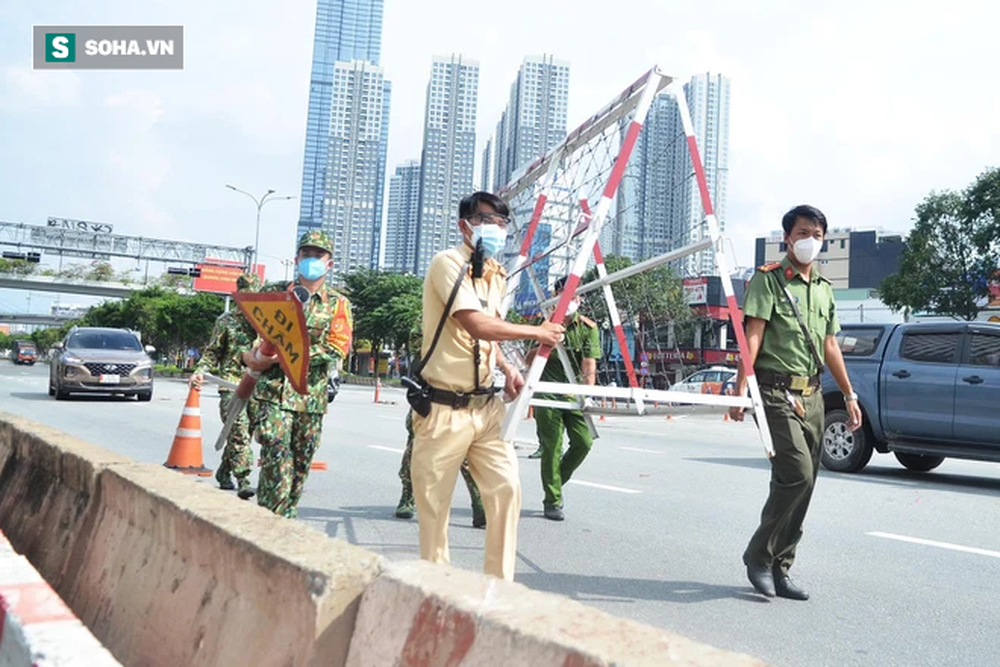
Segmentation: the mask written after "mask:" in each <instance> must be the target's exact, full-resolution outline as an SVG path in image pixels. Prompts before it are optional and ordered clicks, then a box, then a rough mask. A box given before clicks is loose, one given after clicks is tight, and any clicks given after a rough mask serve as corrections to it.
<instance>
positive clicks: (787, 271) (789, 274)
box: [785, 266, 795, 280]
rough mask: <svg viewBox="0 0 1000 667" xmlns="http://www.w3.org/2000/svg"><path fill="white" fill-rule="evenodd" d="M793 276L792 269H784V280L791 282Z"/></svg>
mask: <svg viewBox="0 0 1000 667" xmlns="http://www.w3.org/2000/svg"><path fill="white" fill-rule="evenodd" d="M794 275H795V271H793V270H792V267H790V266H789V267H788V268H786V269H785V280H791V279H792V276H794Z"/></svg>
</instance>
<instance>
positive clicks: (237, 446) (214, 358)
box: [190, 273, 261, 500]
mask: <svg viewBox="0 0 1000 667" xmlns="http://www.w3.org/2000/svg"><path fill="white" fill-rule="evenodd" d="M260 284H261V281H260V278H259V277H257V276H256V275H254V274H250V273H245V274H243V275H241V276H240V277H239V278H237V279H236V289H237V290H239V291H240V292H254V291H257V290H258V289H260ZM256 339H257V332H256V331H254V330H253V327H252V326H251V325H250V323H249V322H248V321H247V319H246V318H245V317H243V313H241V312H240V310H239V309H238V308H233V309H232V310H230V311H229V312H227V313H223V314H222V315H220V316H219V318H218V319H217V320H216V321H215V325H214V326H213V327H212V337H211V339H210V340H209V343H208V345H206V346H205V349H204V351H203V352H202V356H201V359H199V360H198V365H197V366H195V369H194V373H193V374H192V375H191V381H190V385H191V386H192V387H194V388H195V389H199V390H200V389H201V386H202V382H203V378H204V374H205V373H212V374H213V375H215V376H216V377H218V378H219V379H220V380H224V381H225V382H231V383H234V384H235V383H238V382H239V381H240V378H241V377H242V376H243V361H242V360H243V353H244V352H246V351H247V350H249V349H250V348H252V347H253V344H254V341H255V340H256ZM232 398H233V390H232V389H229V388H228V387H221V386H220V387H219V415H220V416H221V417H222V422H223V423H225V421H226V419H227V417H228V416H229V406H230V404H231V402H232ZM252 411H253V402H252V401H251V402H250V403H248V404H247V407H246V408H245V409H244V410H241V411H240V414H239V416H238V417H237V418H236V421H235V422H234V423H233V427H232V430H231V431H229V437H228V438H227V439H226V448H225V449H224V450H223V451H222V462H221V463H219V469H218V470H217V471H216V472H215V480H216V481H217V482H218V483H219V488H220V489H222V490H224V491H232V490H233V489H236V490H237V495H239V497H240V498H242V499H244V500H247V499H249V498H252V497H253V493H254V492H253V489H251V488H250V469H251V467H252V466H253V450H252V449H251V448H250V428H249V418H248V413H250V412H252ZM233 477H235V478H236V485H235V486H234V485H233V479H232V478H233Z"/></svg>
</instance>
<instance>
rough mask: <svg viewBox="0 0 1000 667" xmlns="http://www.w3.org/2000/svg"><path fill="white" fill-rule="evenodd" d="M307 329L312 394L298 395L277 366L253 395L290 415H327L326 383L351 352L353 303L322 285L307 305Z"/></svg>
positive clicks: (275, 288) (271, 288)
mask: <svg viewBox="0 0 1000 667" xmlns="http://www.w3.org/2000/svg"><path fill="white" fill-rule="evenodd" d="M294 284H298V281H297V280H296V282H295V283H291V284H289V283H286V282H282V283H272V284H269V285H265V286H264V287H263V288H262V289H261V290H260V291H261V292H280V291H284V290H287V289H289V288H290V287H291V285H294ZM303 310H304V311H305V317H306V328H307V329H308V330H309V339H310V346H309V372H308V384H309V391H308V393H307V394H305V395H303V394H300V393H299V392H297V391H295V389H294V388H293V387H292V384H291V383H290V382H289V381H288V378H286V377H285V373H284V371H282V370H281V366H279V365H278V364H275V365H274V366H272V367H271V368H269V369H268V370H267V371H265V372H264V374H263V375H262V376H261V378H260V381H258V382H257V389H256V390H255V391H254V398H256V399H258V400H260V401H264V402H267V403H277V404H279V405H280V406H281V409H282V410H288V411H291V412H310V413H319V414H324V413H326V410H327V406H328V401H327V400H326V383H327V379H328V378H329V376H330V371H332V370H333V368H334V365H335V364H336V363H337V360H338V359H343V358H346V357H347V354H348V352H349V351H350V349H351V335H352V330H353V327H354V319H353V316H352V315H351V302H350V301H348V300H347V298H346V297H344V296H343V295H342V294H340V293H339V292H337V291H336V290H334V289H333V288H331V287H330V286H328V285H326V284H325V283H324V284H323V286H322V287H320V288H319V290H318V291H317V292H316V293H315V294H313V295H312V296H311V297H310V299H309V302H308V303H306V304H304V306H303Z"/></svg>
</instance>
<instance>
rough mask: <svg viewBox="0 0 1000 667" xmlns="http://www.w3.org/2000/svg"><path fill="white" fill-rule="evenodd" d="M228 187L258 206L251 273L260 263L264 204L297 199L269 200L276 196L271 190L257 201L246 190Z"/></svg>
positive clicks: (275, 198) (289, 196)
mask: <svg viewBox="0 0 1000 667" xmlns="http://www.w3.org/2000/svg"><path fill="white" fill-rule="evenodd" d="M226 187H227V188H229V189H230V190H233V191H235V192H239V193H241V194H245V195H246V196H247V197H250V199H252V200H253V203H254V204H255V205H256V206H257V224H256V228H255V231H254V237H253V262H252V263H251V264H250V271H253V270H254V267H256V266H257V263H258V262H257V257H258V254H257V253H258V251H259V249H260V210H261V209H262V208H264V204H266V203H268V202H270V201H281V200H283V199H284V200H288V199H295V197H294V196H293V195H288V196H285V197H274V198H272V199H268V197H270V196H271V195H273V194H274V190H273V189H271V188H269V189H268V191H267V192H265V193H264V195H263V196H262V197H261V198H260V199H257V198H256V197H254V196H253V195H252V194H250V193H249V192H247V191H246V190H240V189H239V188H237V187H235V186H232V185H229V184H228V183H227V184H226Z"/></svg>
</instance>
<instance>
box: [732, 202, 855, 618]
mask: <svg viewBox="0 0 1000 667" xmlns="http://www.w3.org/2000/svg"><path fill="white" fill-rule="evenodd" d="M782 225H783V227H784V229H785V242H786V244H787V245H788V248H789V252H788V256H786V257H785V258H784V259H783V260H782V261H781V262H775V263H773V264H768V265H765V266H762V267H760V268H759V269H758V270H757V271H756V273H755V274H754V276H753V277H752V278H751V279H750V283H749V285H748V286H747V291H746V296H745V299H744V307H743V310H744V315H745V316H746V318H747V325H746V326H747V342H748V347H749V356H750V359H749V360H750V362H751V363H752V364H753V367H754V371H755V375H756V377H757V381H758V383H759V384H760V388H761V397H762V400H763V403H764V414H765V416H766V418H767V425H768V428H769V429H770V431H771V438H772V442H773V445H774V456H773V458H771V485H770V494H769V496H768V498H767V502H766V503H765V505H764V509H763V511H762V512H761V519H760V526H759V527H758V528H757V531H756V532H755V533H754V535H753V537H752V538H751V539H750V543H749V544H748V545H747V548H746V551H745V552H744V554H743V562H744V564H745V565H746V566H747V577H748V579H749V580H750V582H751V583H752V584H753V586H754V588H756V589H757V590H758V591H759V592H760V593H762V594H764V595H765V596H768V597H772V596H774V595H775V594H777V595H779V596H781V597H786V598H791V599H797V600H805V599H808V597H809V595H808V594H807V593H806V592H805V591H804V590H802V589H801V588H799V587H798V586H797V585H795V584H794V583H793V582H792V580H791V579H790V578H789V576H788V571H789V569H790V568H791V567H792V564H793V562H794V561H795V551H796V547H797V545H798V543H799V540H800V539H801V537H802V524H803V521H804V520H805V517H806V512H807V510H808V509H809V501H810V499H811V497H812V492H813V488H814V486H815V483H816V474H817V472H818V471H819V465H820V454H821V452H822V446H823V420H824V408H823V394H822V391H821V390H820V372H821V370H822V366H823V365H824V364H827V365H829V368H830V372H831V374H832V375H833V377H834V378H835V379H836V380H837V383H838V384H839V386H840V388H841V390H842V391H843V392H844V395H845V396H846V397H847V398H848V410H849V411H850V412H851V413H852V428H857V426H858V425H860V412H859V411H858V409H857V402H856V397H855V396H853V391H852V390H851V385H850V380H849V379H848V377H847V371H846V369H845V367H844V361H843V357H842V356H841V354H840V348H839V346H838V345H837V342H836V338H835V337H834V336H835V334H836V333H837V332H838V331H839V330H840V325H839V323H838V321H837V312H836V305H835V303H834V299H833V289H832V287H831V285H830V281H829V280H827V279H826V278H825V277H824V276H822V275H820V273H819V271H818V270H817V267H816V266H815V265H814V261H815V259H816V257H817V255H818V254H819V252H820V250H821V249H822V246H823V238H824V237H825V235H826V228H827V225H826V218H825V216H823V214H822V212H820V211H819V210H818V209H815V208H814V207H811V206H799V207H796V208H794V209H792V210H791V211H789V212H788V213H787V214H786V215H785V217H784V219H783V220H782ZM786 288H787V290H788V294H790V295H791V300H790V299H789V297H788V295H786V292H785V290H786ZM793 302H794V304H795V307H793V305H792V303H793ZM796 307H797V309H798V310H799V312H800V315H801V318H802V323H803V325H804V326H805V329H806V330H807V331H808V335H809V338H808V339H807V338H806V334H805V333H804V332H803V330H802V326H801V325H800V324H799V319H798V317H797V316H796V314H795V308H796ZM810 341H811V342H810ZM745 391H746V378H745V377H744V374H743V370H742V368H741V369H740V372H739V375H738V377H737V393H738V394H739V395H743V394H744V393H745ZM852 398H854V399H855V400H853V401H852V400H851V399H852ZM730 413H731V414H732V415H733V418H734V419H737V420H742V418H743V410H742V408H733V409H731V410H730Z"/></svg>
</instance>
